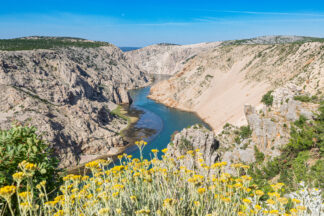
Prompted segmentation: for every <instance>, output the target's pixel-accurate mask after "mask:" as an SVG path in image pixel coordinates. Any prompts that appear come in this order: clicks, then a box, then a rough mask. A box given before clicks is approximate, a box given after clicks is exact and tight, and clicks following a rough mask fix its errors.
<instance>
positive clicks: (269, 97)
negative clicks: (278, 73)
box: [261, 91, 273, 106]
mask: <svg viewBox="0 0 324 216" xmlns="http://www.w3.org/2000/svg"><path fill="white" fill-rule="evenodd" d="M272 92H273V91H268V92H267V93H266V94H265V95H263V97H262V99H261V102H262V103H264V104H265V105H267V106H272V103H273V96H272V95H271V94H272Z"/></svg>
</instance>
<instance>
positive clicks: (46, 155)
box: [0, 125, 61, 214]
mask: <svg viewBox="0 0 324 216" xmlns="http://www.w3.org/2000/svg"><path fill="white" fill-rule="evenodd" d="M36 132H37V130H36V128H35V127H29V126H18V125H14V126H12V128H11V129H9V130H0V187H2V186H4V185H12V184H13V183H14V178H15V177H13V174H14V173H16V172H17V167H18V166H19V164H20V165H21V164H25V163H32V164H36V166H37V167H38V169H37V170H35V171H34V176H35V178H34V179H33V182H32V183H33V184H35V185H36V184H38V183H40V182H42V181H46V182H47V184H46V190H47V191H48V192H50V193H49V195H53V192H54V191H56V190H57V187H58V186H59V185H60V184H61V179H60V177H59V171H61V170H59V169H58V168H57V166H58V160H57V159H56V158H55V157H54V156H53V155H52V151H51V148H49V147H48V144H47V143H46V142H45V141H44V140H43V139H42V137H41V136H39V135H37V133H36ZM31 168H32V167H31ZM20 174H22V173H20ZM20 174H18V176H20ZM22 175H23V174H22ZM21 183H25V181H22V182H21ZM21 189H26V188H25V187H21ZM30 190H34V189H33V188H30ZM34 193H35V195H37V196H38V193H37V191H34ZM1 202H2V200H1V199H0V203H1ZM13 203H14V204H15V205H14V208H16V210H18V207H17V205H16V203H17V197H15V199H14V200H13ZM7 210H8V209H7ZM0 212H1V211H0ZM2 213H4V214H6V213H7V214H9V212H6V211H4V212H2Z"/></svg>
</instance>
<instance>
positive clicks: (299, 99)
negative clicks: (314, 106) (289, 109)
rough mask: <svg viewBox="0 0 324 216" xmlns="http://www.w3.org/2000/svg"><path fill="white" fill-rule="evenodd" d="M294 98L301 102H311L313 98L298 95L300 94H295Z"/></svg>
mask: <svg viewBox="0 0 324 216" xmlns="http://www.w3.org/2000/svg"><path fill="white" fill-rule="evenodd" d="M294 100H298V101H301V102H310V101H311V100H312V99H311V98H310V97H308V96H307V95H298V96H294Z"/></svg>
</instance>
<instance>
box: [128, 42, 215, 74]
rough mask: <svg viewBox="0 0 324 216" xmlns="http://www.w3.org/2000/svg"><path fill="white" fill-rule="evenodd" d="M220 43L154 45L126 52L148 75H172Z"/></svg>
mask: <svg viewBox="0 0 324 216" xmlns="http://www.w3.org/2000/svg"><path fill="white" fill-rule="evenodd" d="M219 44H220V42H213V43H200V44H191V45H175V44H156V45H151V46H147V47H144V48H142V49H138V50H134V51H130V52H127V53H126V55H127V57H128V58H129V59H130V60H132V61H133V62H134V63H135V64H136V65H138V67H139V68H140V69H141V70H143V71H146V72H147V73H150V74H167V75H173V74H175V73H177V72H179V71H181V70H182V69H183V67H184V66H185V64H186V63H187V62H188V61H190V60H191V59H193V58H195V56H196V55H197V54H198V53H200V52H203V51H206V50H208V49H212V48H214V47H217V46H218V45H219Z"/></svg>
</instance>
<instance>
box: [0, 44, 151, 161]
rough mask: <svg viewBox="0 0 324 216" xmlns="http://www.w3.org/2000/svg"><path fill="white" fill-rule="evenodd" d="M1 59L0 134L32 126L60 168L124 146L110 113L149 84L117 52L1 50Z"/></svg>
mask: <svg viewBox="0 0 324 216" xmlns="http://www.w3.org/2000/svg"><path fill="white" fill-rule="evenodd" d="M0 59H1V60H0V126H1V129H5V128H9V127H10V125H11V123H12V122H13V121H14V120H18V121H19V122H30V123H31V124H32V125H35V126H36V127H37V128H38V129H39V131H41V132H46V133H45V135H44V138H45V139H47V140H48V141H49V142H50V145H52V146H53V148H54V149H55V153H56V154H57V155H58V156H59V158H60V160H61V166H62V167H67V166H71V165H76V164H77V163H78V162H79V161H80V160H82V162H86V161H87V158H88V159H91V158H93V157H94V155H103V154H109V153H111V152H115V151H116V149H119V148H122V147H123V146H125V145H126V144H127V143H126V142H125V141H124V140H123V139H122V138H121V137H120V135H119V131H120V130H121V129H122V128H123V127H125V126H126V125H127V122H126V121H125V120H123V119H120V118H117V117H116V116H113V115H112V114H111V113H110V111H111V110H112V109H114V108H115V107H116V104H128V103H130V101H131V99H130V97H129V95H128V93H127V90H128V89H132V88H137V87H142V86H145V85H147V84H148V80H147V77H146V75H145V74H144V73H143V72H142V71H140V70H139V69H138V68H137V67H136V66H135V65H134V64H132V63H131V62H128V61H127V60H126V57H125V55H124V54H123V53H122V52H121V51H120V50H119V49H118V48H117V47H115V46H113V45H109V46H102V47H98V48H60V49H54V50H33V51H1V52H0Z"/></svg>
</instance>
